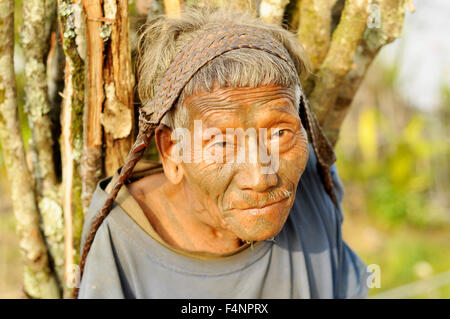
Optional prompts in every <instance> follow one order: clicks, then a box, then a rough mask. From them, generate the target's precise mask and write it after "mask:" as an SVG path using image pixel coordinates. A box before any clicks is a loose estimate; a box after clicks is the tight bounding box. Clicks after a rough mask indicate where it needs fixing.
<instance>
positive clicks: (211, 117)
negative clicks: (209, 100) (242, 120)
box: [203, 110, 239, 127]
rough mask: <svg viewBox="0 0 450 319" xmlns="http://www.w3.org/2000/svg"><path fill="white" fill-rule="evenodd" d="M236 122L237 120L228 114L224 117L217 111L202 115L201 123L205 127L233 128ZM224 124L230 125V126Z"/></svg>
mask: <svg viewBox="0 0 450 319" xmlns="http://www.w3.org/2000/svg"><path fill="white" fill-rule="evenodd" d="M236 120H238V121H239V119H236V118H235V117H232V116H230V115H229V114H228V115H227V116H224V115H223V114H221V113H220V112H219V110H210V111H209V112H207V113H206V114H204V115H203V121H204V123H205V125H206V126H207V127H233V125H234V124H236ZM226 124H231V126H230V125H226Z"/></svg>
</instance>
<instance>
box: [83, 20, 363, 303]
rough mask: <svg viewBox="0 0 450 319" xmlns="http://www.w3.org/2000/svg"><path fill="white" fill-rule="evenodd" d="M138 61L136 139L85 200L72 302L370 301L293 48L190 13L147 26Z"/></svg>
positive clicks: (236, 23) (256, 29)
mask: <svg viewBox="0 0 450 319" xmlns="http://www.w3.org/2000/svg"><path fill="white" fill-rule="evenodd" d="M138 50H139V79H138V89H139V95H140V98H141V101H142V104H143V106H142V108H141V109H140V123H139V134H138V136H137V139H136V143H135V144H134V146H133V148H132V149H131V151H130V154H129V157H128V159H127V161H126V163H125V164H124V166H123V167H121V168H120V169H119V170H118V171H117V172H116V174H115V175H114V176H112V177H109V178H106V179H104V180H102V181H101V182H100V183H99V184H98V187H97V189H96V191H95V193H94V196H93V199H92V203H91V206H90V211H89V214H88V216H87V219H86V224H85V227H84V230H83V243H82V251H83V255H82V261H81V264H80V268H81V273H82V278H81V284H80V289H79V291H77V293H78V297H79V298H358V297H365V296H366V294H367V285H366V276H367V272H366V268H365V266H364V264H363V263H362V262H361V261H360V259H359V258H358V257H357V256H356V255H355V253H354V252H353V251H352V250H351V249H350V248H349V247H348V246H347V245H346V244H345V242H344V241H343V239H342V233H341V223H342V219H343V217H342V212H341V207H340V202H341V200H342V196H343V191H342V185H341V183H340V181H339V179H338V176H337V173H336V168H335V166H334V165H333V162H334V160H335V158H334V153H333V151H332V149H331V147H330V145H329V144H328V142H327V141H326V138H325V137H324V136H323V134H322V133H321V130H320V128H319V127H318V125H317V124H316V121H315V119H314V116H313V114H312V113H311V112H310V110H309V107H308V104H307V101H306V98H305V96H304V94H303V90H302V87H301V83H300V80H299V77H300V74H301V73H302V72H304V71H305V57H304V53H303V51H302V49H301V46H300V44H299V43H298V42H297V41H296V39H295V37H294V36H293V35H292V34H290V33H289V32H288V31H286V30H284V29H282V28H281V27H277V26H274V25H267V24H264V23H263V22H261V21H259V20H258V19H254V18H252V17H249V16H247V15H245V14H238V13H232V12H226V11H212V12H205V11H203V12H199V11H189V12H186V13H183V14H182V15H181V16H179V17H177V18H167V17H159V18H157V19H155V20H153V21H151V22H149V23H148V24H147V25H146V27H145V30H144V31H143V32H142V34H141V37H140V41H139V48H138ZM152 138H154V140H155V142H156V145H157V148H158V152H159V157H160V162H152V161H149V160H146V159H145V157H144V154H145V150H146V148H147V146H148V145H149V144H150V140H151V139H152Z"/></svg>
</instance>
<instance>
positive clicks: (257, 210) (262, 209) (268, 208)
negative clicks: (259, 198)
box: [231, 197, 289, 215]
mask: <svg viewBox="0 0 450 319" xmlns="http://www.w3.org/2000/svg"><path fill="white" fill-rule="evenodd" d="M288 199H289V197H286V198H283V199H280V200H278V201H271V202H270V203H266V204H264V205H261V206H256V207H246V208H233V209H231V211H239V212H242V213H247V214H250V215H263V214H266V213H270V212H273V211H275V210H280V209H282V208H283V207H284V206H285V204H286V201H287V200H288Z"/></svg>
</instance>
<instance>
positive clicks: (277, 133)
mask: <svg viewBox="0 0 450 319" xmlns="http://www.w3.org/2000/svg"><path fill="white" fill-rule="evenodd" d="M286 133H287V130H277V131H276V132H275V133H273V134H272V137H275V138H277V137H278V138H280V137H282V136H283V135H286Z"/></svg>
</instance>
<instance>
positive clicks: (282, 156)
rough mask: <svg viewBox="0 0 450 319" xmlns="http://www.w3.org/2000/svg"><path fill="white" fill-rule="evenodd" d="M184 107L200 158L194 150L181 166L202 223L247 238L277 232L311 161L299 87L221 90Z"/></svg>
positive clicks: (196, 97) (189, 99)
mask: <svg viewBox="0 0 450 319" xmlns="http://www.w3.org/2000/svg"><path fill="white" fill-rule="evenodd" d="M184 103H185V106H186V107H187V108H188V110H189V114H190V120H189V130H190V133H191V136H192V140H191V143H192V146H193V145H194V144H195V143H197V144H196V145H197V146H199V147H197V151H198V150H199V149H200V148H201V152H202V154H203V157H202V158H201V159H200V160H199V158H198V157H197V158H196V160H194V152H193V153H192V154H191V155H192V157H191V159H192V161H190V163H186V161H185V162H183V163H181V165H182V167H183V171H184V176H185V179H186V185H187V187H189V189H190V191H191V192H192V193H193V194H194V196H195V197H196V200H197V201H198V202H200V203H201V206H202V207H203V208H204V211H205V216H200V218H203V219H204V221H205V222H207V223H211V224H213V225H211V226H213V227H220V228H222V229H224V230H227V231H230V232H232V233H233V234H234V235H236V236H237V237H238V238H240V239H242V240H247V241H258V240H265V239H268V238H271V237H274V236H275V235H277V234H278V233H279V232H280V230H281V229H282V227H283V225H284V223H285V221H286V219H287V217H288V215H289V211H290V208H291V207H292V205H293V202H294V198H295V191H296V187H297V183H298V181H299V179H300V176H301V175H302V173H303V171H304V169H305V166H306V161H307V159H308V141H307V135H306V132H305V130H304V129H303V127H302V124H301V121H300V118H299V115H298V111H297V107H296V104H295V89H294V88H285V87H281V86H276V85H270V86H262V87H257V88H218V87H216V88H215V89H214V90H213V92H205V91H201V92H197V93H195V94H193V95H191V96H189V97H187V98H186V99H185V101H184ZM199 121H201V122H199ZM194 123H196V125H197V133H198V124H199V123H201V132H202V136H200V137H199V136H198V134H197V136H196V134H195V130H194V126H195V125H194ZM208 132H209V133H208ZM246 132H247V133H248V134H245V133H246ZM265 132H266V133H265ZM242 133H244V134H242ZM252 133H253V134H252ZM255 137H256V138H255ZM196 138H197V141H194V139H196ZM199 138H200V139H201V140H200V143H199V140H198V139H199ZM193 149H194V147H193ZM238 154H240V155H238ZM264 154H267V155H268V157H265V156H263V155H264ZM197 155H198V154H197ZM207 155H209V157H208V156H207ZM212 158H213V160H212ZM268 159H269V160H268ZM188 162H189V161H188ZM200 215H203V214H200Z"/></svg>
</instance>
